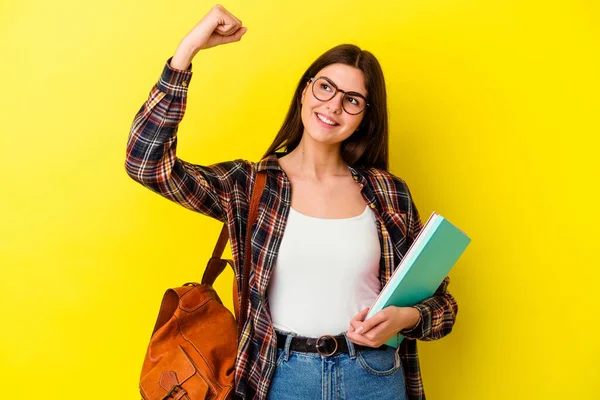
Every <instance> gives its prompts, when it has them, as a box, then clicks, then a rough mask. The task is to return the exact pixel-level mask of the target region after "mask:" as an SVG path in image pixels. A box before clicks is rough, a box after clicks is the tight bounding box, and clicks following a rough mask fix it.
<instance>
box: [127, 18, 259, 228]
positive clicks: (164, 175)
mask: <svg viewBox="0 0 600 400" xmlns="http://www.w3.org/2000/svg"><path fill="white" fill-rule="evenodd" d="M244 32H245V28H242V27H241V22H240V21H239V20H237V19H236V18H235V17H233V16H232V15H231V14H229V13H228V12H227V11H226V10H225V9H223V8H222V7H220V6H215V7H213V9H211V11H210V12H209V13H208V14H207V15H206V16H205V17H204V18H203V19H202V20H201V21H200V22H199V23H198V24H197V25H196V26H195V27H194V29H192V31H191V32H190V33H188V35H187V36H186V37H185V38H184V39H183V40H182V42H181V44H180V45H179V47H178V49H177V51H176V53H175V55H174V56H173V57H172V58H170V59H169V60H168V61H167V64H166V65H165V67H164V69H163V72H162V74H161V76H160V79H159V80H158V82H157V83H156V85H155V86H154V87H153V88H152V90H151V91H150V95H149V96H148V99H147V101H146V102H145V103H144V104H143V105H142V107H141V108H140V110H139V111H138V113H137V115H136V116H135V118H134V121H133V124H132V126H131V131H130V134H129V138H128V141H127V154H126V160H125V169H126V171H127V173H128V175H129V176H130V177H131V178H132V179H134V180H135V181H137V182H139V183H141V184H142V185H144V186H145V187H147V188H149V189H151V190H153V191H154V192H156V193H158V194H160V195H162V196H164V197H166V198H168V199H170V200H172V201H174V202H176V203H178V204H181V205H182V206H184V207H186V208H189V209H191V210H193V211H197V212H200V213H203V214H206V215H208V216H211V217H213V218H216V219H218V220H221V221H224V220H225V213H226V211H225V210H226V207H227V204H228V203H229V196H230V193H231V190H232V187H233V185H234V184H235V182H236V181H237V180H238V179H241V180H244V181H245V179H246V177H247V174H248V169H249V163H247V162H244V161H242V160H236V161H231V162H225V163H219V164H214V165H210V166H201V165H196V164H191V163H188V162H185V161H183V160H181V159H179V158H177V156H176V148H177V136H176V134H177V129H178V126H179V123H180V122H181V120H182V119H183V115H184V113H185V108H186V100H187V93H188V87H189V83H190V81H191V78H192V71H191V68H192V65H191V60H192V58H193V57H194V56H195V55H196V54H197V53H198V51H199V50H200V49H202V48H209V47H213V46H216V45H218V44H223V43H229V42H232V41H237V40H239V39H240V38H241V36H242V35H243V33H244Z"/></svg>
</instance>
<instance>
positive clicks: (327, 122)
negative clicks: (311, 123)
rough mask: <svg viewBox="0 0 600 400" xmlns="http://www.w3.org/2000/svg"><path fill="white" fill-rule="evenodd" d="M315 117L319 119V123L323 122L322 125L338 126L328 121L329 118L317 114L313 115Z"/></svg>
mask: <svg viewBox="0 0 600 400" xmlns="http://www.w3.org/2000/svg"><path fill="white" fill-rule="evenodd" d="M315 114H316V115H317V118H318V119H319V121H321V122H323V123H324V124H327V125H329V126H338V125H339V124H338V123H337V122H335V121H332V120H330V119H329V118H327V117H325V116H324V115H321V114H319V113H315Z"/></svg>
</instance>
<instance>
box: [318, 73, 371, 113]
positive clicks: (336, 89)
mask: <svg viewBox="0 0 600 400" xmlns="http://www.w3.org/2000/svg"><path fill="white" fill-rule="evenodd" d="M319 79H325V80H326V81H327V82H328V83H329V84H330V85H331V86H332V87H333V90H334V91H333V96H331V98H330V99H329V100H321V99H319V98H318V97H317V95H315V82H316V81H318V80H319ZM309 82H310V83H311V84H312V89H311V91H312V94H313V96H314V97H315V99H317V100H319V101H322V102H326V101H330V100H331V99H333V98H334V97H335V96H336V95H337V93H338V92H341V93H342V109H343V110H344V112H345V113H346V114H348V115H360V114H361V113H362V112H364V111H365V110H366V109H367V107H370V106H371V104H369V102H368V101H367V99H366V98H365V96H363V95H362V94H360V93H358V92H353V91H349V92H346V91H345V90H342V89H340V88H338V87H337V85H336V84H335V83H333V81H332V80H331V79H329V78H327V77H326V76H318V77H312V78H310V79H309ZM346 95H350V96H355V97H360V98H361V99H363V100H364V101H365V103H366V105H365V108H363V109H362V110H360V111H359V112H357V113H356V114H352V113H349V112H348V111H347V110H346V109H345V108H344V97H345V96H346Z"/></svg>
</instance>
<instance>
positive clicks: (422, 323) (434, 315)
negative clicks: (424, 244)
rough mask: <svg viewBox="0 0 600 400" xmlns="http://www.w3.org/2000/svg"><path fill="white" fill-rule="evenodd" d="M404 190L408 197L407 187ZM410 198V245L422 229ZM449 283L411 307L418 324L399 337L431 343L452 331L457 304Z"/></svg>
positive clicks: (446, 281) (445, 283) (442, 284)
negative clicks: (414, 311) (415, 311)
mask: <svg viewBox="0 0 600 400" xmlns="http://www.w3.org/2000/svg"><path fill="white" fill-rule="evenodd" d="M405 189H406V192H407V193H408V194H409V196H410V191H409V190H408V187H406V188H405ZM410 198H411V201H410V203H411V207H410V208H411V209H410V212H409V213H408V214H409V219H408V239H409V242H410V243H412V242H413V241H414V240H415V239H416V237H417V235H418V234H419V232H420V231H421V229H422V228H423V225H422V223H421V218H420V216H419V212H418V210H417V208H416V206H415V204H414V202H413V201H412V196H410ZM410 243H409V245H410ZM449 283H450V278H449V277H446V278H444V280H443V281H442V283H441V284H440V286H439V287H438V288H437V290H436V291H435V293H434V295H433V296H431V297H429V298H427V299H425V300H423V301H421V302H420V303H417V304H415V305H414V306H413V307H414V308H416V309H417V310H419V313H420V318H419V322H417V324H416V325H415V326H414V327H412V328H410V329H403V330H401V331H400V334H401V335H403V336H405V337H407V338H409V339H419V340H424V341H431V340H437V339H441V338H443V337H444V336H446V335H447V334H449V333H450V332H451V331H452V327H453V326H454V322H455V321H456V314H457V313H458V303H457V302H456V300H455V299H454V297H453V296H452V295H451V294H450V292H448V284H449Z"/></svg>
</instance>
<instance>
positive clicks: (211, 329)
mask: <svg viewBox="0 0 600 400" xmlns="http://www.w3.org/2000/svg"><path fill="white" fill-rule="evenodd" d="M265 180H266V176H265V173H264V172H260V173H258V174H257V178H256V184H255V188H254V190H253V193H252V199H251V202H250V210H249V218H248V228H247V232H246V233H247V234H246V250H245V253H244V266H245V268H244V276H243V279H242V298H241V304H238V303H239V302H238V288H237V282H236V280H235V279H234V285H233V304H234V308H235V314H236V317H237V318H234V316H233V315H232V314H231V312H230V311H229V310H228V309H227V308H226V307H225V306H223V304H222V302H221V299H220V298H219V296H218V295H217V292H216V291H215V290H214V288H213V287H212V285H213V284H214V281H215V279H216V278H217V277H218V276H219V275H220V274H221V272H223V270H224V269H225V267H226V266H227V264H230V265H231V267H232V268H233V262H232V261H231V260H223V259H221V256H222V255H223V250H224V248H225V244H226V243H227V239H228V237H229V234H228V231H227V225H226V224H225V225H223V229H222V230H221V234H220V236H219V239H218V240H217V244H216V246H215V250H214V252H213V255H212V257H211V258H210V260H209V261H208V265H207V266H206V270H205V271H204V275H203V276H202V283H201V284H200V283H196V282H191V283H186V284H185V285H183V286H181V287H177V288H172V289H168V290H167V291H166V293H165V295H164V297H163V301H162V304H161V306H160V312H159V314H158V319H157V321H156V325H155V326H154V330H153V332H152V337H151V339H150V344H149V345H148V350H147V351H146V357H145V359H144V364H143V367H142V374H141V377H140V393H141V395H142V398H143V399H144V400H200V399H219V400H224V399H232V398H234V397H235V395H234V393H235V391H234V374H235V359H236V353H237V345H238V338H239V335H240V331H241V329H242V327H243V326H244V321H245V315H246V313H247V304H248V280H249V270H250V268H249V266H250V265H251V264H250V263H251V259H250V255H251V247H250V234H251V231H252V229H251V228H252V225H253V223H254V221H255V220H256V215H257V209H258V202H259V200H260V196H261V194H262V192H263V188H264V185H265ZM240 306H241V308H242V309H241V312H240ZM236 319H237V321H239V323H236Z"/></svg>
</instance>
